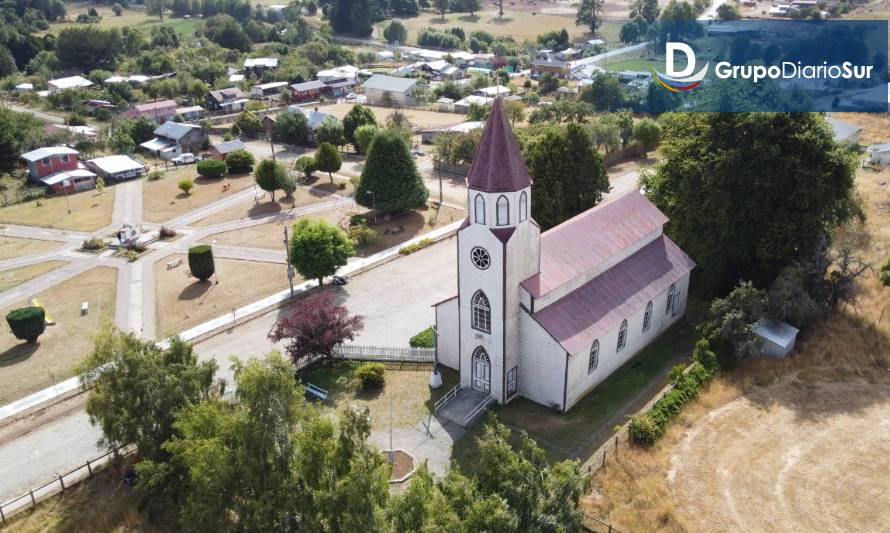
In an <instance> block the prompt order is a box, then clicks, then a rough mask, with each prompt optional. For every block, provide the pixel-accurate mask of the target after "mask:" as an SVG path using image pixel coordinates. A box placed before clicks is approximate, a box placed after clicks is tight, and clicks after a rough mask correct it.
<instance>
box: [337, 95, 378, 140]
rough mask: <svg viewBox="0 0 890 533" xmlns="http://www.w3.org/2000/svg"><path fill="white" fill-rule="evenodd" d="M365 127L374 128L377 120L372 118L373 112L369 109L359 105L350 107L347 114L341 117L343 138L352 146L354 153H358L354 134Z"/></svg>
mask: <svg viewBox="0 0 890 533" xmlns="http://www.w3.org/2000/svg"><path fill="white" fill-rule="evenodd" d="M365 125H373V126H376V125H377V119H376V118H375V117H374V112H373V111H371V109H370V108H369V107H366V106H363V105H361V104H355V105H354V106H352V109H350V110H349V112H348V113H346V116H345V117H343V136H344V137H345V138H346V141H347V142H349V143H352V146H353V147H354V148H355V150H356V151H359V146H358V144H357V139H356V138H355V132H356V130H357V129H359V128H360V127H362V126H365ZM365 148H367V147H365Z"/></svg>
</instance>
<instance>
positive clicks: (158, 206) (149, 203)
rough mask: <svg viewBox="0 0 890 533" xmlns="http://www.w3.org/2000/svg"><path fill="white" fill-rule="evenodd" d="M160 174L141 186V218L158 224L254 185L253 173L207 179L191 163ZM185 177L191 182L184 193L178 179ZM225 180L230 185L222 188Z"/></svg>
mask: <svg viewBox="0 0 890 533" xmlns="http://www.w3.org/2000/svg"><path fill="white" fill-rule="evenodd" d="M163 176H164V177H163V178H161V179H159V180H155V181H148V180H146V181H145V184H144V185H143V189H142V202H143V211H144V218H145V220H147V221H149V222H157V223H159V224H160V223H162V222H166V221H168V220H170V219H171V218H175V217H178V216H180V215H184V214H185V213H187V212H189V211H191V210H192V209H196V208H198V207H201V206H204V205H207V204H209V203H211V202H215V201H217V200H221V199H223V198H225V197H226V196H229V195H231V194H234V193H236V192H238V191H241V190H244V189H246V188H247V187H252V186H253V185H254V180H253V174H236V175H229V176H225V177H223V178H220V179H207V178H203V177H201V176H199V175H198V173H197V171H196V170H195V166H194V165H188V166H185V167H181V168H177V169H176V170H171V171H169V172H165V173H164V174H163ZM185 178H188V179H191V180H192V181H193V182H194V184H195V187H194V188H193V189H192V191H191V194H188V195H187V194H184V193H183V192H182V191H180V190H179V182H180V180H182V179H185ZM227 183H228V184H230V186H229V190H228V191H225V190H223V186H224V185H225V184H227Z"/></svg>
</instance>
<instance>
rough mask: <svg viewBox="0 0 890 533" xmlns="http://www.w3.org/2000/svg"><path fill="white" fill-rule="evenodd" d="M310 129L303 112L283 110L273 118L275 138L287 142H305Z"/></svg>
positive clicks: (307, 140)
mask: <svg viewBox="0 0 890 533" xmlns="http://www.w3.org/2000/svg"><path fill="white" fill-rule="evenodd" d="M311 133H312V131H311V130H310V129H309V122H308V121H307V120H306V115H304V114H303V113H295V112H293V111H284V112H281V113H279V114H278V116H277V117H276V118H275V129H274V131H273V135H274V136H275V138H277V139H278V140H280V141H282V142H286V143H288V144H302V145H304V144H307V143H308V142H309V136H310V134H311Z"/></svg>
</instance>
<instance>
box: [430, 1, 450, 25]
mask: <svg viewBox="0 0 890 533" xmlns="http://www.w3.org/2000/svg"><path fill="white" fill-rule="evenodd" d="M433 5H434V6H435V7H436V11H437V12H438V13H439V14H440V15H442V21H444V20H445V13H447V12H448V8H449V7H450V6H451V0H433Z"/></svg>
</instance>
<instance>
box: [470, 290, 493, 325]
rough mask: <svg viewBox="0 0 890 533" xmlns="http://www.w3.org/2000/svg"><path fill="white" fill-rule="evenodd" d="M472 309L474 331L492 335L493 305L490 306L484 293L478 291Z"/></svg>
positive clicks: (474, 296)
mask: <svg viewBox="0 0 890 533" xmlns="http://www.w3.org/2000/svg"><path fill="white" fill-rule="evenodd" d="M471 307H472V312H471V313H470V315H471V317H472V321H473V323H472V326H473V329H478V330H479V331H484V332H485V333H491V305H489V303H488V298H487V297H486V296H485V293H484V292H482V291H476V294H474V295H473V301H472V302H471Z"/></svg>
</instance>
